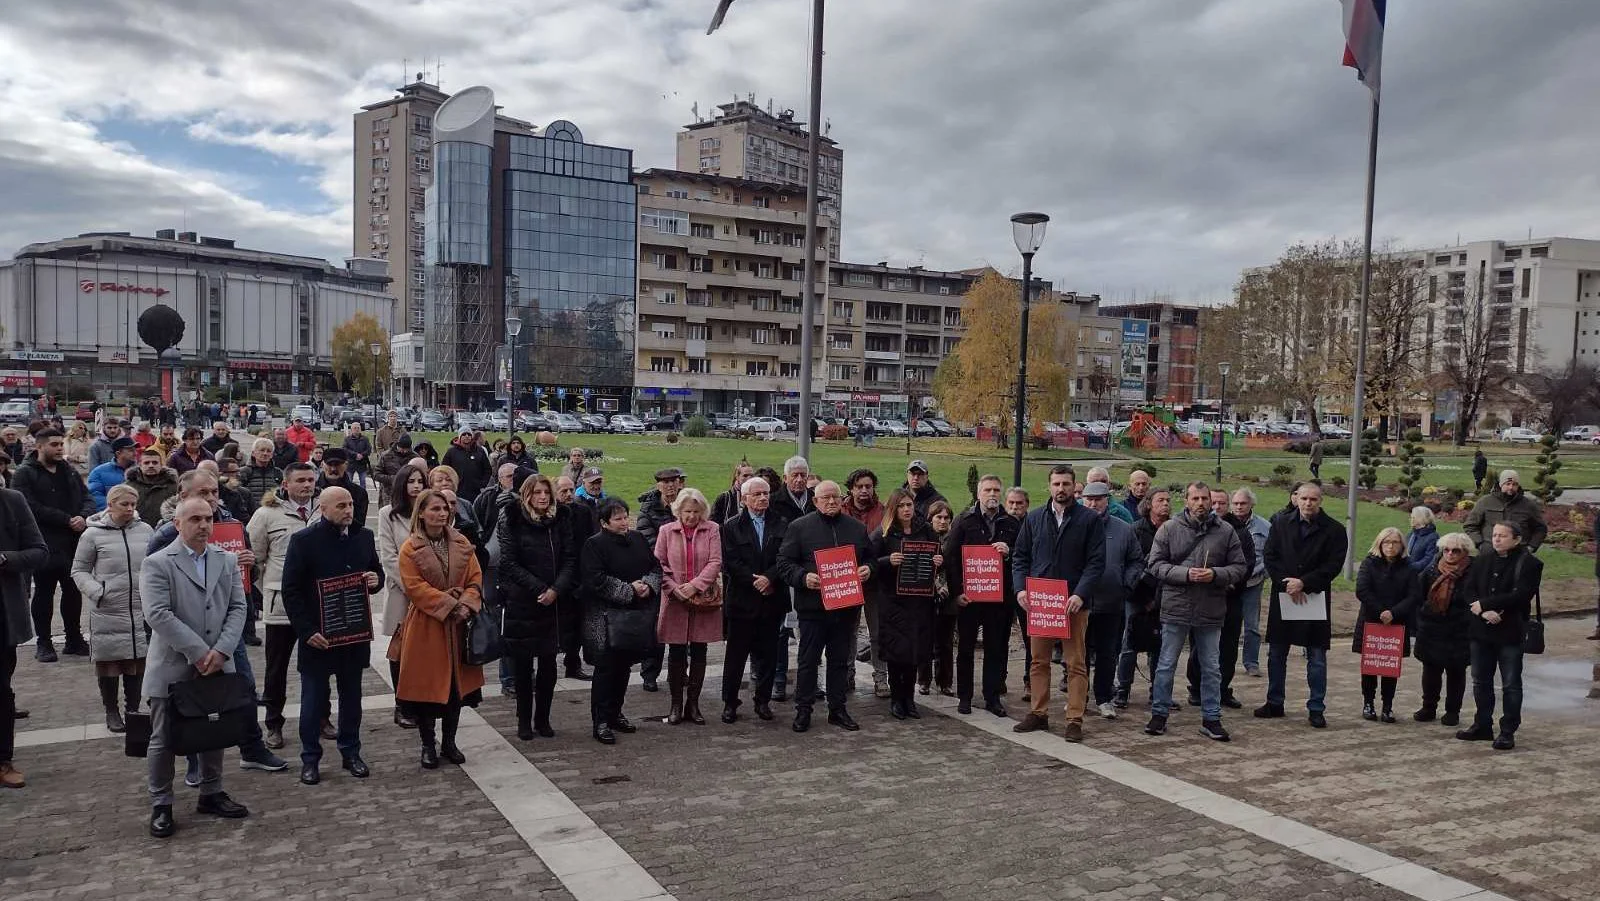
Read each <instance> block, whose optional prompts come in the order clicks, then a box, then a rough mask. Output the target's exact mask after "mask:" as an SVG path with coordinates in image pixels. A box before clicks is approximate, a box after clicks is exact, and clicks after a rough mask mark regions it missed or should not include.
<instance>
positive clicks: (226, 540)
mask: <svg viewBox="0 0 1600 901" xmlns="http://www.w3.org/2000/svg"><path fill="white" fill-rule="evenodd" d="M211 543H212V544H214V545H216V546H217V547H220V548H222V549H223V550H225V551H227V552H228V553H230V554H237V553H239V552H240V551H242V550H244V549H245V548H248V547H249V546H250V545H248V544H245V542H244V523H242V522H237V521H235V522H219V523H217V524H216V525H214V526H212V527H211ZM239 575H241V576H243V577H244V593H245V594H249V593H250V567H248V566H244V565H242V564H241V565H240V566H239Z"/></svg>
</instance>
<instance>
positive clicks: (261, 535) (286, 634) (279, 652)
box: [245, 462, 317, 750]
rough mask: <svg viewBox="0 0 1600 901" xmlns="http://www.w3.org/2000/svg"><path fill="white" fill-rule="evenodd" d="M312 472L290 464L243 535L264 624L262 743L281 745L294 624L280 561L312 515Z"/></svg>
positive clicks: (314, 481)
mask: <svg viewBox="0 0 1600 901" xmlns="http://www.w3.org/2000/svg"><path fill="white" fill-rule="evenodd" d="M316 491H317V472H316V470H314V469H312V468H311V464H309V463H298V462H296V463H290V464H289V469H288V471H287V472H285V473H284V475H283V485H282V486H281V487H279V488H278V489H277V490H275V491H273V492H271V493H270V494H265V495H263V496H262V498H261V508H260V509H258V510H257V511H256V512H255V515H254V516H251V517H250V523H249V524H248V525H247V526H245V534H246V535H247V536H249V539H250V549H251V551H253V552H254V553H255V558H256V573H257V576H256V578H257V580H258V584H259V585H260V586H261V602H262V614H261V619H262V622H263V623H264V624H265V625H266V633H267V634H266V639H267V640H266V645H267V648H266V651H267V673H266V680H265V681H264V682H263V683H262V687H261V700H262V702H263V703H264V704H266V707H267V719H266V726H267V735H266V744H267V747H269V748H272V749H274V750H276V749H278V748H281V747H283V726H284V722H285V720H284V717H283V707H284V704H285V703H286V702H287V700H288V680H289V657H290V656H291V655H292V654H293V652H294V645H295V636H294V626H293V625H291V624H290V622H289V613H288V611H287V610H286V609H285V608H284V605H283V565H284V559H285V558H286V557H287V556H288V553H289V540H290V539H291V538H293V537H294V535H295V533H297V532H299V531H300V530H301V529H303V528H305V527H306V526H307V525H308V524H309V523H310V522H311V517H312V515H313V513H314V511H313V509H312V502H313V499H314V495H315V494H316Z"/></svg>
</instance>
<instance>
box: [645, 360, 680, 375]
mask: <svg viewBox="0 0 1600 901" xmlns="http://www.w3.org/2000/svg"><path fill="white" fill-rule="evenodd" d="M650 371H651V372H677V371H678V361H677V359H676V358H674V357H651V358H650Z"/></svg>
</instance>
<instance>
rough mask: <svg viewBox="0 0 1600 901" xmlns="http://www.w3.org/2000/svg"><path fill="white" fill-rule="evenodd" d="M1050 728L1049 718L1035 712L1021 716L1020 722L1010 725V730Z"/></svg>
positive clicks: (1042, 729)
mask: <svg viewBox="0 0 1600 901" xmlns="http://www.w3.org/2000/svg"><path fill="white" fill-rule="evenodd" d="M1049 728H1050V719H1049V718H1048V717H1043V716H1040V715H1039V714H1037V713H1030V714H1028V715H1027V716H1025V717H1023V718H1022V722H1020V723H1018V724H1016V725H1015V726H1012V727H1011V731H1012V732H1045V731H1048V730H1049Z"/></svg>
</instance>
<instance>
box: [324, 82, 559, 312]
mask: <svg viewBox="0 0 1600 901" xmlns="http://www.w3.org/2000/svg"><path fill="white" fill-rule="evenodd" d="M449 98H450V95H449V94H446V93H444V92H443V91H441V90H439V87H438V86H437V85H433V84H429V83H428V82H426V81H424V80H423V75H422V73H421V72H418V73H417V80H416V81H413V82H411V83H410V84H407V85H403V86H402V87H400V88H398V89H397V90H396V91H395V95H394V96H393V97H391V98H389V99H387V100H383V101H380V102H378V103H372V104H368V105H366V106H363V107H362V108H361V110H360V111H359V112H357V113H356V114H355V139H354V142H353V144H352V146H353V148H354V151H353V156H354V166H355V176H356V177H355V195H354V206H353V207H352V209H353V210H354V220H355V227H354V229H353V232H354V234H353V236H352V240H351V244H350V249H351V255H352V256H358V257H371V258H374V259H380V260H388V261H389V275H390V277H391V278H392V279H393V281H392V282H391V283H390V285H389V291H390V292H391V295H392V296H393V297H394V299H395V304H394V311H395V312H394V319H393V321H392V322H389V323H385V324H386V325H387V326H388V327H389V330H390V332H391V333H399V332H405V331H410V332H416V333H418V334H421V333H422V330H423V324H424V319H425V313H424V310H425V309H426V307H427V300H428V276H427V268H426V266H425V264H424V262H423V254H424V249H425V248H426V246H427V239H426V234H425V232H424V222H425V214H426V202H425V200H424V195H425V192H426V191H427V190H428V187H429V186H430V185H432V184H433V114H434V113H435V112H437V111H438V109H439V105H440V104H442V103H444V102H445V101H446V100H448V99H449ZM495 131H497V132H500V131H504V132H510V133H513V134H533V133H534V127H533V125H532V124H531V123H528V122H524V121H522V120H520V119H512V118H510V117H508V116H501V115H497V116H496V117H495Z"/></svg>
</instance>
